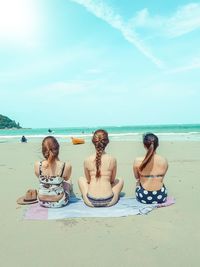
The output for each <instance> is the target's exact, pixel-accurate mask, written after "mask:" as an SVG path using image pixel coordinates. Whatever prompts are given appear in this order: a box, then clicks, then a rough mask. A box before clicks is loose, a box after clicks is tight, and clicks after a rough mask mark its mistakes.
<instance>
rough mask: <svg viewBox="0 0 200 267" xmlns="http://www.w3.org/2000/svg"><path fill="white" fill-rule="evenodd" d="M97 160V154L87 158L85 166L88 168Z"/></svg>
mask: <svg viewBox="0 0 200 267" xmlns="http://www.w3.org/2000/svg"><path fill="white" fill-rule="evenodd" d="M94 160H95V154H93V155H90V156H89V157H87V158H86V159H85V160H84V165H85V166H87V165H88V164H90V163H91V162H93V161H94Z"/></svg>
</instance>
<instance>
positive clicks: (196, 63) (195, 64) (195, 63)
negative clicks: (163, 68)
mask: <svg viewBox="0 0 200 267" xmlns="http://www.w3.org/2000/svg"><path fill="white" fill-rule="evenodd" d="M199 68H200V58H195V59H193V60H192V61H191V62H190V63H188V64H187V65H185V66H182V67H178V68H174V69H172V70H170V71H169V72H168V73H171V74H176V73H182V72H187V71H191V70H195V69H199Z"/></svg>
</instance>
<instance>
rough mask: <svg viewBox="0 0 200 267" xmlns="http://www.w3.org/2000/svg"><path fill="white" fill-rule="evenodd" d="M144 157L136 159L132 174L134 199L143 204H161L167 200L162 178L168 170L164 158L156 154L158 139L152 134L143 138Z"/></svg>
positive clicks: (147, 134)
mask: <svg viewBox="0 0 200 267" xmlns="http://www.w3.org/2000/svg"><path fill="white" fill-rule="evenodd" d="M143 144H144V148H145V149H146V150H147V152H146V155H145V157H140V158H136V159H135V162H134V164H133V172H134V175H135V178H136V181H137V183H136V191H135V194H136V198H137V200H138V201H140V202H141V203H144V204H156V203H163V202H165V201H166V199H167V189H166V188H165V185H164V182H163V180H164V177H165V174H166V172H167V169H168V163H167V160H166V159H165V158H163V157H162V156H160V155H158V154H156V149H157V147H158V145H159V140H158V137H157V136H156V135H155V134H153V133H146V134H145V135H144V136H143Z"/></svg>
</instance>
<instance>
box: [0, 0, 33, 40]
mask: <svg viewBox="0 0 200 267" xmlns="http://www.w3.org/2000/svg"><path fill="white" fill-rule="evenodd" d="M37 25H38V19H37V10H36V1H35V3H34V1H32V0H28V1H27V0H0V40H1V41H4V42H8V41H10V42H13V41H14V42H20V43H28V42H32V41H34V38H35V35H36V32H37Z"/></svg>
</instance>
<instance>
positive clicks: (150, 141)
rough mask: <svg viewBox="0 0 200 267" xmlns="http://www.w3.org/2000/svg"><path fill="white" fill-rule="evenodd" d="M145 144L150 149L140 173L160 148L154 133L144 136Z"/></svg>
mask: <svg viewBox="0 0 200 267" xmlns="http://www.w3.org/2000/svg"><path fill="white" fill-rule="evenodd" d="M143 144H144V146H145V147H146V148H147V149H148V150H147V153H146V156H145V158H144V160H143V161H142V163H141V165H140V167H139V171H140V172H141V171H142V170H143V169H144V168H145V167H146V166H147V164H148V163H149V161H150V160H151V158H152V156H153V153H154V152H155V150H156V148H157V147H158V146H159V141H158V137H157V136H156V135H155V134H153V133H146V134H144V135H143Z"/></svg>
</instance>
